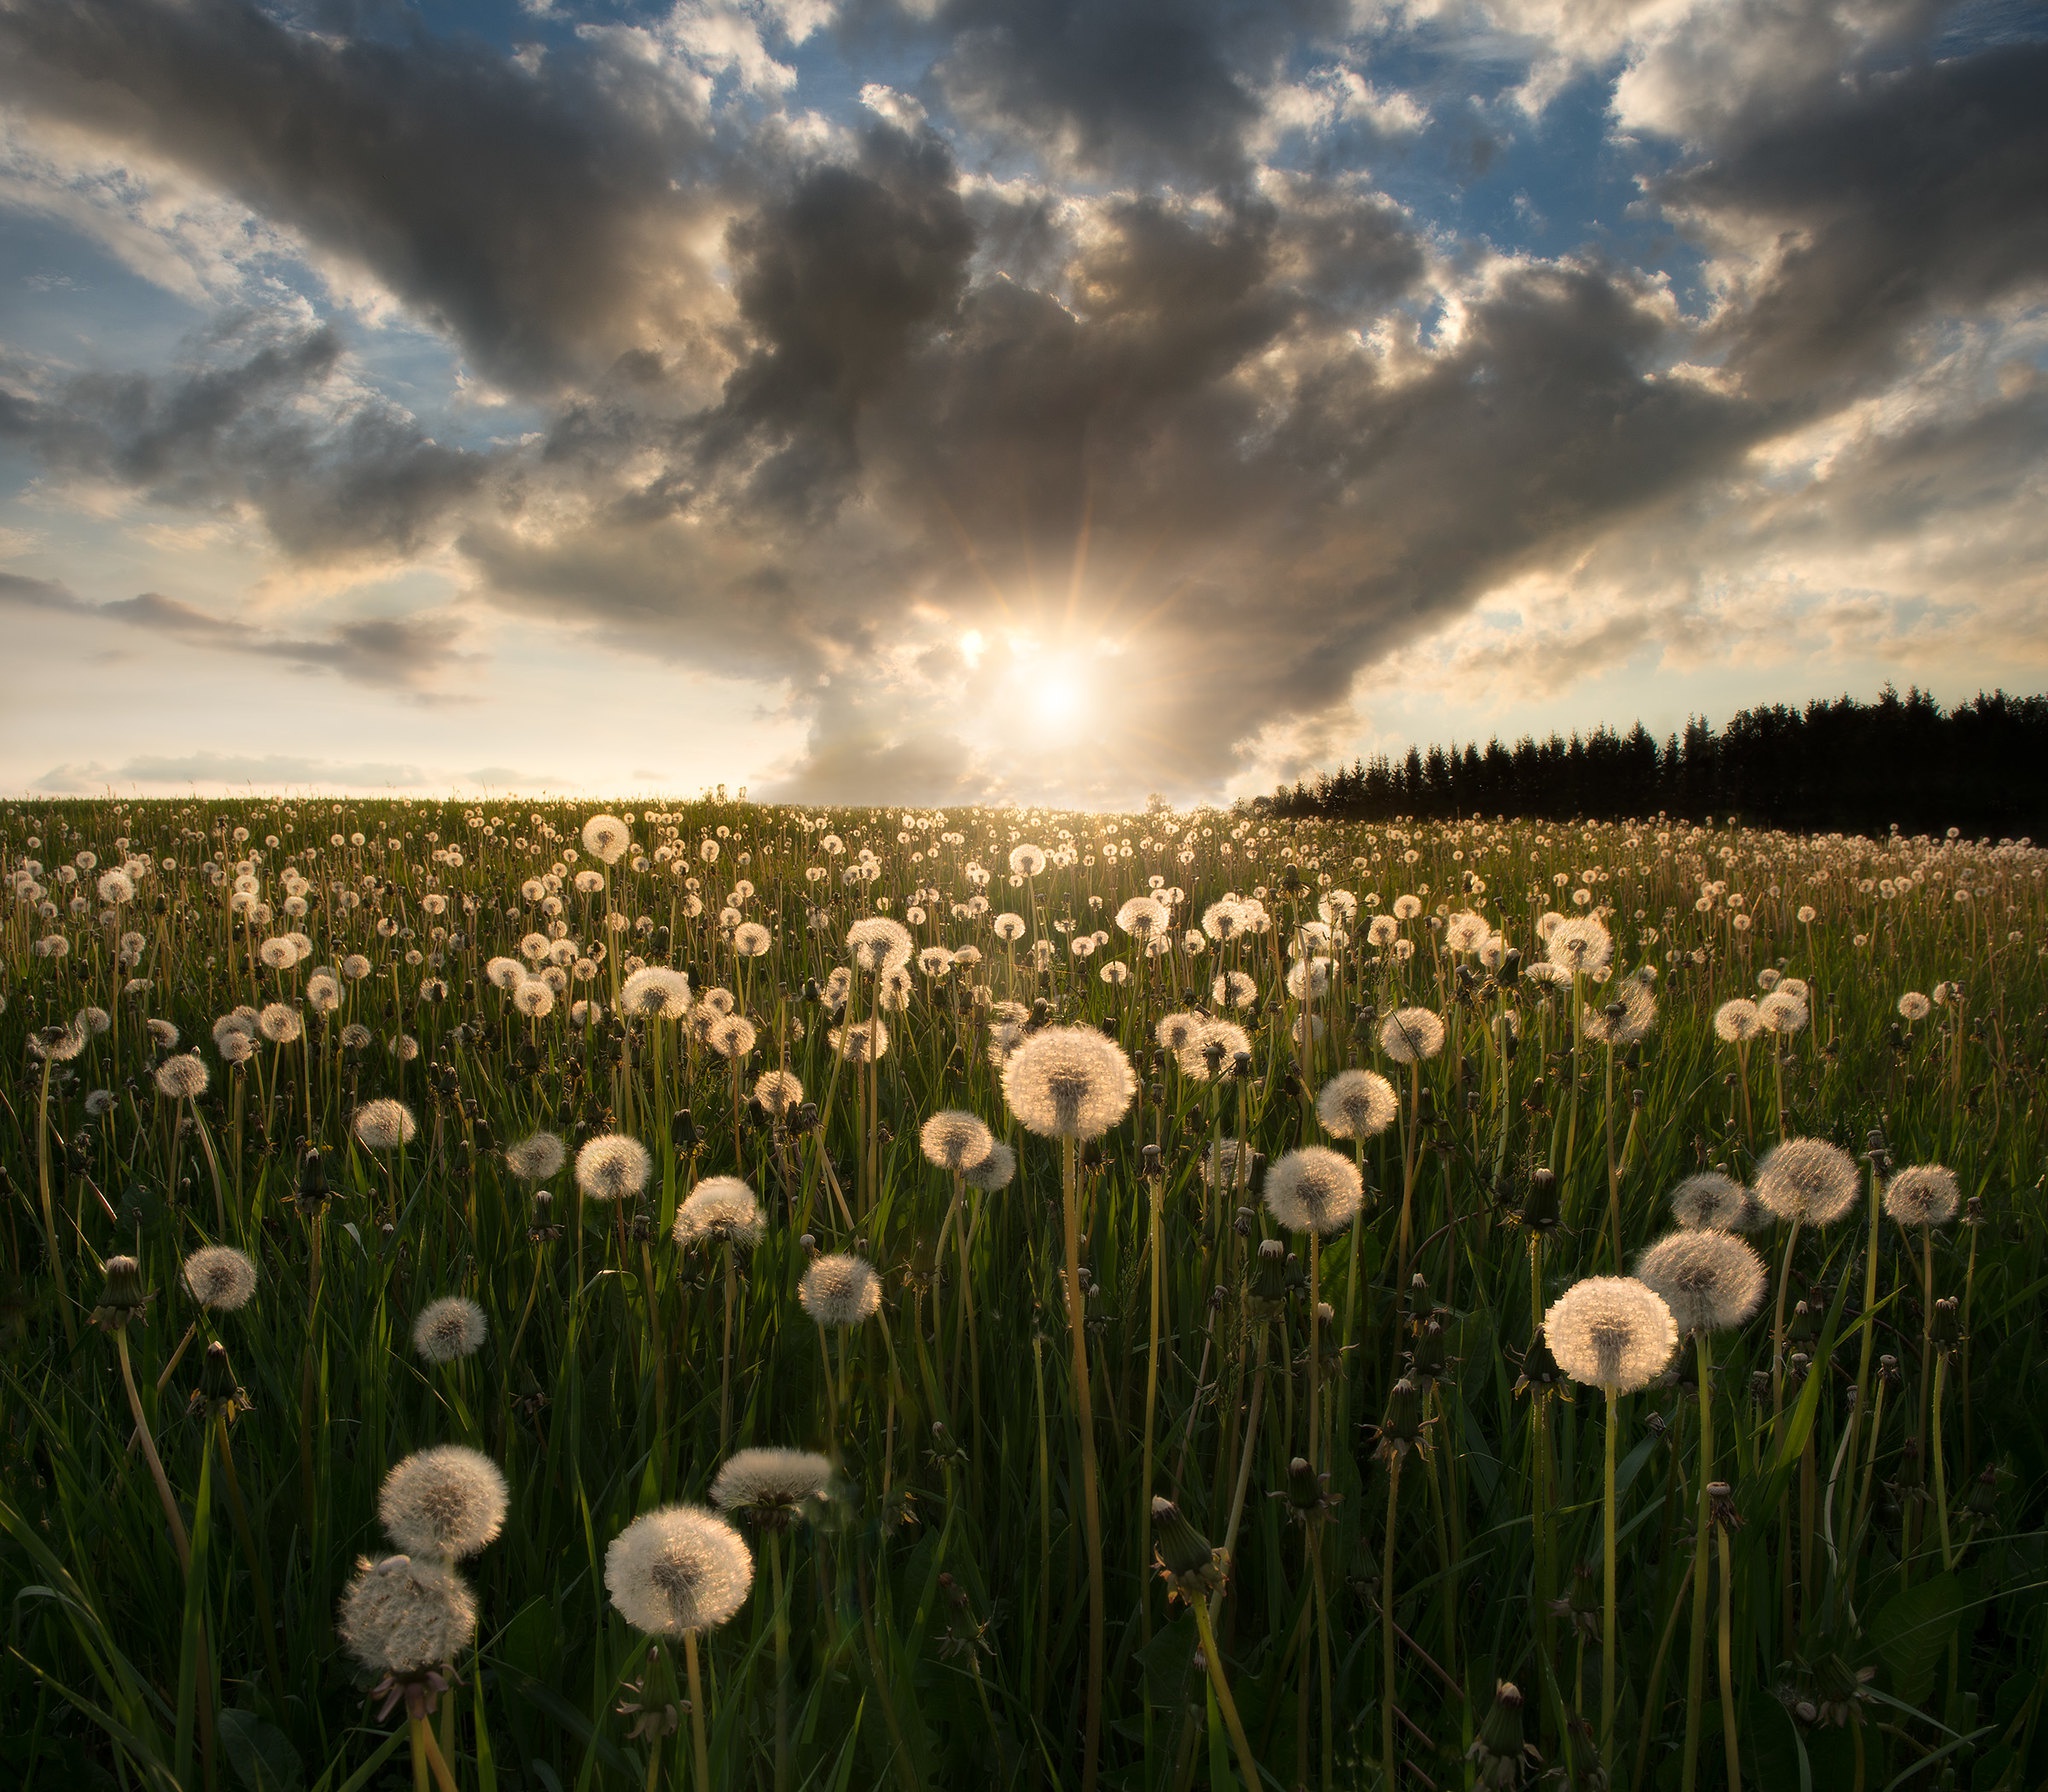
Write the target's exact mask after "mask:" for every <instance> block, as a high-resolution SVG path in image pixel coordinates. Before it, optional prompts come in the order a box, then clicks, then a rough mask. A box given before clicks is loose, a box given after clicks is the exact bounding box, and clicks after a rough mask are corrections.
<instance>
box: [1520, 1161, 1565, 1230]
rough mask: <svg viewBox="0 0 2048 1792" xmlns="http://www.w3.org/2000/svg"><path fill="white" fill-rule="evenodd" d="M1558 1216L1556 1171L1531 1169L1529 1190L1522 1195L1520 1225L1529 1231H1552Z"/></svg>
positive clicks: (1554, 1228) (1555, 1226)
mask: <svg viewBox="0 0 2048 1792" xmlns="http://www.w3.org/2000/svg"><path fill="white" fill-rule="evenodd" d="M1559 1217H1560V1210H1559V1206H1558V1198H1557V1174H1556V1172H1555V1171H1553V1170H1548V1169H1539V1170H1536V1171H1533V1172H1532V1173H1531V1174H1530V1177H1529V1192H1528V1193H1527V1194H1526V1195H1524V1196H1523V1197H1522V1225H1523V1226H1524V1227H1525V1228H1526V1229H1527V1230H1528V1231H1531V1232H1554V1231H1555V1230H1556V1229H1557V1223H1558V1219H1559Z"/></svg>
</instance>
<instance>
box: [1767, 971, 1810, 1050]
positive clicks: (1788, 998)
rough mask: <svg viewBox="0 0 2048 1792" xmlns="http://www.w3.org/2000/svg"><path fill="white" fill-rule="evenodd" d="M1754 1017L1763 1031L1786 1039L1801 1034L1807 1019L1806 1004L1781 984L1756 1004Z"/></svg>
mask: <svg viewBox="0 0 2048 1792" xmlns="http://www.w3.org/2000/svg"><path fill="white" fill-rule="evenodd" d="M1756 1017H1757V1020H1758V1022H1759V1024H1761V1025H1762V1026H1763V1028H1764V1029H1765V1031H1767V1032H1771V1033H1776V1034H1779V1035H1780V1036H1781V1037H1788V1038H1789V1037H1790V1036H1791V1035H1792V1034H1794V1033H1799V1032H1803V1031H1804V1030H1805V1027H1806V1023H1807V1020H1808V1019H1809V1015H1808V1011H1807V1007H1806V1003H1805V1002H1804V1001H1803V1000H1802V999H1801V998H1800V997H1798V996H1796V995H1794V994H1793V993H1792V991H1791V990H1789V989H1787V988H1786V987H1785V986H1784V985H1783V984H1782V983H1781V984H1779V985H1778V987H1777V988H1776V989H1774V990H1772V991H1771V993H1770V994H1769V995H1767V996H1765V997H1764V999H1763V1000H1762V1001H1761V1002H1759V1003H1757V1005H1756Z"/></svg>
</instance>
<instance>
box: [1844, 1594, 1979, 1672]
mask: <svg viewBox="0 0 2048 1792" xmlns="http://www.w3.org/2000/svg"><path fill="white" fill-rule="evenodd" d="M1982 1600H1983V1596H1982V1594H1980V1593H1979V1592H1978V1590H1977V1579H1976V1576H1975V1574H1973V1573H1971V1572H1969V1571H1967V1570H1966V1571H1965V1572H1963V1573H1961V1574H1937V1575H1936V1576H1935V1577H1934V1578H1933V1579H1932V1580H1926V1581H1922V1582H1921V1583H1920V1584H1919V1585H1918V1586H1917V1587H1908V1588H1907V1589H1906V1590H1905V1591H1904V1592H1903V1593H1901V1594H1899V1595H1898V1596H1897V1597H1896V1598H1894V1599H1893V1600H1892V1601H1891V1602H1890V1603H1889V1604H1888V1605H1886V1606H1885V1608H1884V1609H1883V1610H1882V1611H1880V1612H1879V1613H1878V1614H1877V1616H1876V1617H1874V1618H1872V1619H1871V1621H1870V1623H1869V1625H1868V1627H1867V1628H1866V1629H1865V1630H1864V1633H1863V1641H1864V1646H1865V1647H1866V1648H1867V1649H1868V1650H1869V1651H1870V1653H1871V1654H1872V1655H1874V1656H1876V1657H1877V1659H1878V1660H1879V1661H1881V1662H1882V1663H1883V1664H1884V1666H1885V1669H1886V1671H1887V1672H1888V1674H1889V1675H1890V1679H1891V1691H1892V1695H1893V1696H1894V1697H1895V1698H1898V1699H1900V1700H1902V1701H1903V1702H1905V1703H1906V1704H1909V1705H1917V1704H1919V1703H1920V1702H1921V1701H1922V1700H1924V1699H1925V1698H1926V1697H1927V1695H1928V1694H1929V1693H1930V1692H1932V1691H1933V1690H1934V1670H1935V1666H1936V1664H1937V1663H1938V1662H1939V1661H1940V1659H1941V1657H1942V1655H1943V1653H1944V1652H1945V1651H1946V1650H1947V1648H1948V1641H1949V1638H1950V1637H1951V1636H1953V1635H1954V1634H1955V1629H1956V1625H1957V1624H1958V1623H1960V1622H1961V1620H1962V1617H1963V1614H1964V1613H1965V1612H1967V1611H1969V1610H1971V1609H1972V1608H1973V1607H1975V1606H1977V1605H1979V1604H1981V1603H1982Z"/></svg>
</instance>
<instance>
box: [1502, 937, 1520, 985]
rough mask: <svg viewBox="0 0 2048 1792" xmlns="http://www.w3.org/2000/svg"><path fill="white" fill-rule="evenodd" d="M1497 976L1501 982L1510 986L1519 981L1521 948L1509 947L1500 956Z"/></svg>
mask: <svg viewBox="0 0 2048 1792" xmlns="http://www.w3.org/2000/svg"><path fill="white" fill-rule="evenodd" d="M1499 975H1500V980H1501V982H1502V983H1503V984H1506V985H1510V986H1512V985H1513V984H1514V983H1516V982H1517V981H1518V980H1519V979H1520V977H1521V975H1522V949H1521V947H1519V946H1510V947H1509V948H1508V949H1507V950H1506V951H1505V952H1503V953H1502V954H1501V959H1500V973H1499Z"/></svg>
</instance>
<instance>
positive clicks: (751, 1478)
mask: <svg viewBox="0 0 2048 1792" xmlns="http://www.w3.org/2000/svg"><path fill="white" fill-rule="evenodd" d="M831 1485H832V1464H831V1462H830V1461H829V1460H828V1459H827V1458H825V1457H823V1456H820V1455H818V1454H816V1453H815V1452H814V1451H810V1450H784V1449H775V1448H757V1449H751V1450H735V1451H734V1452H733V1454H732V1455H731V1456H729V1457H727V1458H726V1460H725V1461H724V1462H723V1463H721V1464H720V1465H719V1470H718V1473H717V1474H716V1475H715V1476H713V1477H712V1481H711V1503H712V1504H713V1505H714V1506H716V1507H717V1508H718V1509H719V1511H721V1512H723V1513H724V1514H725V1515H726V1516H727V1517H728V1518H732V1517H738V1516H741V1515H744V1516H746V1517H748V1518H751V1519H753V1520H754V1521H755V1522H756V1523H757V1524H761V1525H765V1526H767V1527H768V1528H769V1529H771V1530H784V1529H787V1528H788V1527H789V1525H790V1524H792V1523H793V1522H794V1521H795V1520H796V1519H797V1518H799V1517H801V1516H802V1515H803V1514H804V1513H805V1512H807V1511H809V1510H810V1509H812V1508H813V1507H815V1506H816V1505H817V1504H818V1503H819V1502H820V1501H822V1500H823V1499H824V1498H825V1497H826V1493H827V1490H828V1489H829V1488H830V1487H831Z"/></svg>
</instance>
